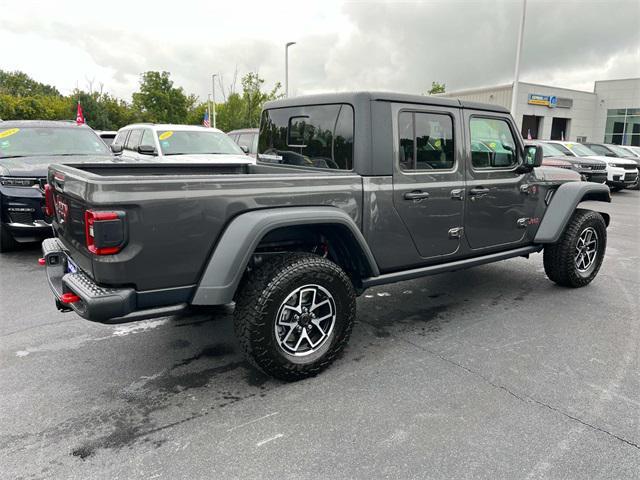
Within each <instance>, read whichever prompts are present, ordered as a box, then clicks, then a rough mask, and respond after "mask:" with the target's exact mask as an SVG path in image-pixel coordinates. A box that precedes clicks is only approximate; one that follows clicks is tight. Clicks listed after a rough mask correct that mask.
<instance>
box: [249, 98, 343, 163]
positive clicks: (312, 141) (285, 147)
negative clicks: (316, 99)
mask: <svg viewBox="0 0 640 480" xmlns="http://www.w3.org/2000/svg"><path fill="white" fill-rule="evenodd" d="M353 129H354V127H353V107H351V105H347V104H335V105H313V106H303V107H291V108H277V109H272V110H265V111H264V112H263V114H262V121H261V122H260V134H259V138H258V159H259V160H261V161H263V162H270V163H280V164H284V165H301V166H307V167H316V168H329V169H334V170H351V169H353Z"/></svg>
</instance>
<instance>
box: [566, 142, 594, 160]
mask: <svg viewBox="0 0 640 480" xmlns="http://www.w3.org/2000/svg"><path fill="white" fill-rule="evenodd" d="M566 146H567V148H568V149H569V150H571V151H572V152H573V153H574V155H576V156H578V157H597V156H599V155H598V154H597V153H596V152H594V151H593V150H591V149H590V148H589V147H585V146H584V145H581V144H579V143H567V144H566Z"/></svg>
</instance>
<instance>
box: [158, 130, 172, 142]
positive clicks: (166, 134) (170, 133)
mask: <svg viewBox="0 0 640 480" xmlns="http://www.w3.org/2000/svg"><path fill="white" fill-rule="evenodd" d="M171 135H173V132H172V131H168V132H162V133H161V134H160V135H159V136H158V138H159V139H160V140H166V139H167V138H169V137H170V136H171Z"/></svg>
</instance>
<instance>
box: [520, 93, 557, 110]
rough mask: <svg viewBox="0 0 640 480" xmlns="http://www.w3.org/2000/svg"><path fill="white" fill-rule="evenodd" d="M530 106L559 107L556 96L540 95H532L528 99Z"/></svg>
mask: <svg viewBox="0 0 640 480" xmlns="http://www.w3.org/2000/svg"><path fill="white" fill-rule="evenodd" d="M527 103H528V104H529V105H542V106H544V107H549V108H554V107H556V106H557V105H558V97H556V96H554V95H539V94H537V93H530V94H529V98H528V99H527Z"/></svg>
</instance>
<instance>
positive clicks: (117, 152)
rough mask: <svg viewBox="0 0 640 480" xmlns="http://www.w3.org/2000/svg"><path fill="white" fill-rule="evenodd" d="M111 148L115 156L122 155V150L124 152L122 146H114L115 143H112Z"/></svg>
mask: <svg viewBox="0 0 640 480" xmlns="http://www.w3.org/2000/svg"><path fill="white" fill-rule="evenodd" d="M109 148H111V151H112V152H113V153H114V154H115V155H122V150H123V147H122V145H115V144H113V143H112V144H111V145H110V146H109Z"/></svg>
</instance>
